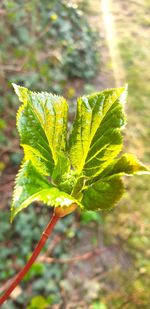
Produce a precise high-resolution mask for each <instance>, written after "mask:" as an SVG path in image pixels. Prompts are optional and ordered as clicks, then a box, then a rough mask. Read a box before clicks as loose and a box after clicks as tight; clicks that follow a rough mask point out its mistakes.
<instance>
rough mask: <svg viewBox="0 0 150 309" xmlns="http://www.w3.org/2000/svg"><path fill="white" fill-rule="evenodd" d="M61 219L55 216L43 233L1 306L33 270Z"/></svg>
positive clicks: (3, 297)
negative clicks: (31, 269)
mask: <svg viewBox="0 0 150 309" xmlns="http://www.w3.org/2000/svg"><path fill="white" fill-rule="evenodd" d="M58 219H59V217H58V216H57V215H56V214H54V215H53V217H52V218H51V220H50V222H49V223H48V225H47V227H46V229H45V230H44V232H43V233H42V236H41V239H40V240H39V242H38V244H37V246H36V248H35V249H34V251H33V253H32V255H31V257H30V259H29V260H28V262H27V263H26V264H25V266H24V267H23V268H22V269H21V271H20V272H19V274H18V275H17V277H15V278H14V280H13V282H12V283H11V284H10V287H9V288H8V289H7V290H6V292H5V293H4V294H3V295H2V296H1V297H0V305H2V304H3V303H4V302H5V301H6V300H7V298H8V297H9V295H10V294H11V293H12V291H13V290H14V289H15V288H16V286H17V285H18V284H19V282H20V281H21V280H22V279H23V278H24V276H25V275H26V273H27V272H28V270H29V269H30V268H31V266H32V264H33V263H34V262H35V260H36V258H37V256H38V255H39V253H40V252H41V250H42V248H43V246H44V245H45V243H46V241H47V239H48V237H49V235H50V234H51V232H52V230H53V228H54V226H55V224H56V223H57V221H58Z"/></svg>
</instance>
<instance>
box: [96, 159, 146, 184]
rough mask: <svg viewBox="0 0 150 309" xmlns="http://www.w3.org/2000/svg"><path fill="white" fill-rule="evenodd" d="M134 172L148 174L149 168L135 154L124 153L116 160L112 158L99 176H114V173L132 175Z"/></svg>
mask: <svg viewBox="0 0 150 309" xmlns="http://www.w3.org/2000/svg"><path fill="white" fill-rule="evenodd" d="M134 174H138V175H142V174H150V169H149V168H148V167H147V166H146V165H144V164H143V163H141V162H140V161H139V160H138V159H137V158H136V156H135V155H133V154H130V153H125V154H123V155H122V156H121V157H120V158H118V159H117V160H114V162H113V164H112V165H109V166H108V167H107V168H106V169H105V170H104V172H103V173H102V174H101V175H100V176H99V178H106V177H114V176H116V175H117V176H124V175H126V176H132V175H134ZM97 180H98V179H97Z"/></svg>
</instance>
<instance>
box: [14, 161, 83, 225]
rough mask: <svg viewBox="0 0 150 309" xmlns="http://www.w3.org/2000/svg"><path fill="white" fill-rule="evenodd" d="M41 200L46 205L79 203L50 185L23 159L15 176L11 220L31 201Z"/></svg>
mask: <svg viewBox="0 0 150 309" xmlns="http://www.w3.org/2000/svg"><path fill="white" fill-rule="evenodd" d="M35 201H41V202H43V203H45V204H47V205H48V206H54V207H58V206H59V207H68V206H70V205H71V204H73V203H76V204H78V205H80V206H81V204H80V203H79V202H78V201H77V200H76V199H75V198H74V197H72V196H71V195H69V194H67V193H65V192H63V191H60V190H59V189H58V188H56V187H54V186H52V185H51V184H50V183H49V182H48V181H47V179H46V178H45V177H44V176H41V175H40V174H39V173H38V171H37V170H36V169H35V167H34V166H33V165H32V163H31V162H30V161H25V162H24V163H23V165H22V167H21V169H20V171H19V173H18V175H17V177H16V185H15V189H14V195H13V203H12V207H11V220H13V219H14V217H15V216H16V214H17V213H18V212H20V211H21V210H22V209H23V208H26V207H27V206H29V205H30V204H31V203H32V202H35Z"/></svg>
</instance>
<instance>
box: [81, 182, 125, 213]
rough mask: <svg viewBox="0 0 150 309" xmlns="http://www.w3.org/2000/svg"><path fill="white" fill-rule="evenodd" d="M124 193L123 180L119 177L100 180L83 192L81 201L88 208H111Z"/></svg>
mask: <svg viewBox="0 0 150 309" xmlns="http://www.w3.org/2000/svg"><path fill="white" fill-rule="evenodd" d="M123 193H124V186H123V182H122V180H121V179H120V178H119V177H113V178H111V179H108V180H107V179H106V180H105V179H103V180H99V181H97V182H96V183H94V184H93V185H91V186H89V187H88V189H87V190H86V191H85V192H84V193H83V199H82V201H81V203H82V204H83V206H84V208H85V209H86V210H93V211H95V210H96V211H97V210H110V209H111V208H113V207H114V206H115V204H116V203H117V202H118V201H119V200H120V198H121V197H122V195H123Z"/></svg>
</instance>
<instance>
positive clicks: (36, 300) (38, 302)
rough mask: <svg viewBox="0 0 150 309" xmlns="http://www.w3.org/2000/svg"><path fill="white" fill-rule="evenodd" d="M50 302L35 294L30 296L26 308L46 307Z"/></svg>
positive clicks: (44, 308)
mask: <svg viewBox="0 0 150 309" xmlns="http://www.w3.org/2000/svg"><path fill="white" fill-rule="evenodd" d="M50 304H51V303H50V302H49V301H48V300H47V299H45V298H44V297H43V296H40V295H39V296H35V297H33V298H32V300H31V303H30V305H29V306H28V307H27V309H46V308H48V307H49V305H50Z"/></svg>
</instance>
